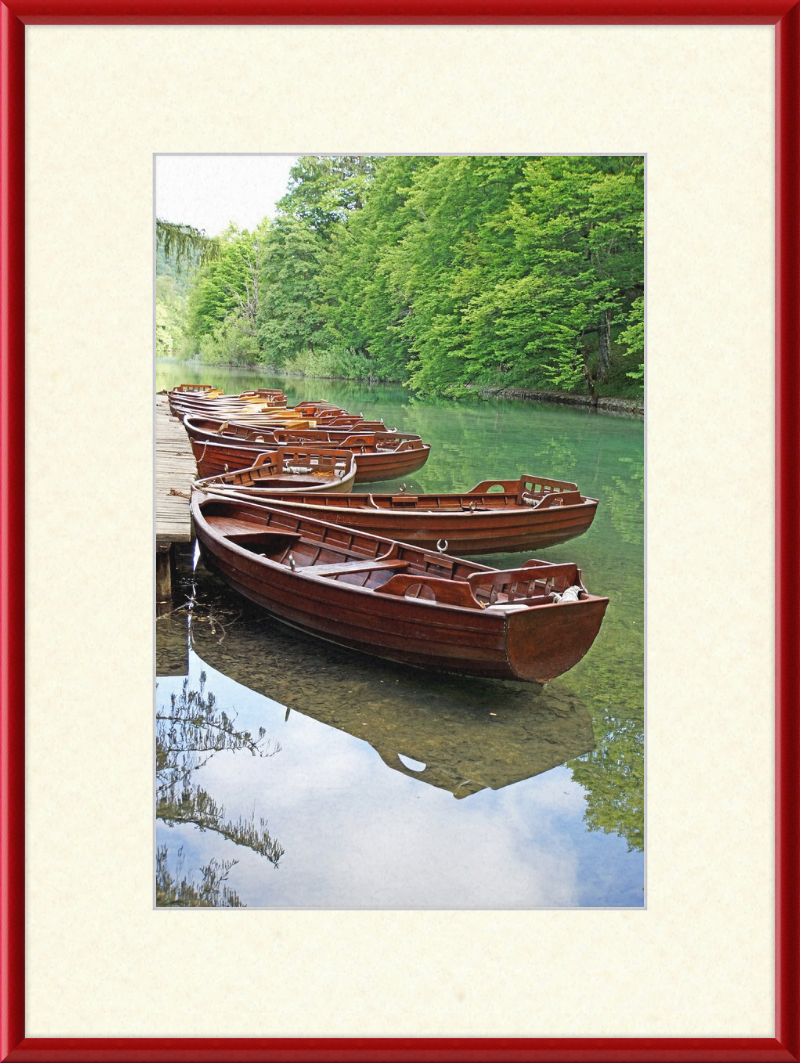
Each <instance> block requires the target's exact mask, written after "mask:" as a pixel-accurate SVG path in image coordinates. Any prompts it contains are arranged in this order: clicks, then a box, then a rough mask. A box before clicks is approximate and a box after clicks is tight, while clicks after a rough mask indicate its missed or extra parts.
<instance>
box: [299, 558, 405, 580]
mask: <svg viewBox="0 0 800 1063" xmlns="http://www.w3.org/2000/svg"><path fill="white" fill-rule="evenodd" d="M376 568H392V569H395V570H397V569H402V568H408V561H400V560H399V559H397V558H395V559H394V560H391V559H388V560H386V561H381V560H379V559H378V558H368V557H365V558H364V559H363V560H362V561H340V562H338V563H336V564H331V565H303V566H302V567H300V568H298V570H297V571H298V572H311V573H313V574H314V575H317V576H340V575H343V574H344V573H350V572H371V571H372V569H376Z"/></svg>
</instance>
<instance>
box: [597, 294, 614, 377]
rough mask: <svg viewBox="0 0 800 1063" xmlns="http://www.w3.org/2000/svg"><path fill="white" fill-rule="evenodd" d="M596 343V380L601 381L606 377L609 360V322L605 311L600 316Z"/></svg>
mask: <svg viewBox="0 0 800 1063" xmlns="http://www.w3.org/2000/svg"><path fill="white" fill-rule="evenodd" d="M598 341H599V343H598V353H597V379H598V381H603V380H605V379H606V377H607V376H608V363H609V361H610V359H611V321H610V318H609V314H608V311H607V310H604V311H603V312H602V313H601V314H600V327H599V329H598Z"/></svg>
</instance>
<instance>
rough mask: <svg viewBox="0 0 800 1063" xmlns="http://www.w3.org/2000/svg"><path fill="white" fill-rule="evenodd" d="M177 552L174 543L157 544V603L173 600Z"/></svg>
mask: <svg viewBox="0 0 800 1063" xmlns="http://www.w3.org/2000/svg"><path fill="white" fill-rule="evenodd" d="M174 567H175V551H174V550H173V544H172V543H156V602H168V601H171V600H172V571H173V569H174Z"/></svg>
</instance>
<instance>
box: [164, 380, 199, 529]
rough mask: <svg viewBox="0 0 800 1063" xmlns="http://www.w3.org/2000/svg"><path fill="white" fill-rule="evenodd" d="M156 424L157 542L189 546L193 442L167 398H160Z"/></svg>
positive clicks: (195, 472) (193, 465)
mask: <svg viewBox="0 0 800 1063" xmlns="http://www.w3.org/2000/svg"><path fill="white" fill-rule="evenodd" d="M155 422H156V542H157V543H188V542H191V539H192V521H191V516H190V513H189V495H190V494H191V490H192V481H193V480H194V478H195V477H196V475H197V471H196V469H195V464H194V457H193V456H192V448H191V445H190V443H189V438H188V436H187V435H186V432H185V431H184V428H183V425H182V424H181V422H180V421H179V420H177V419H176V418H174V417H173V416H172V414H171V413H170V411H169V403H168V401H167V397H166V395H157V396H156V412H155ZM172 491H180V492H182V493H181V494H179V495H176V494H171V493H170V492H172ZM184 496H185V497H184Z"/></svg>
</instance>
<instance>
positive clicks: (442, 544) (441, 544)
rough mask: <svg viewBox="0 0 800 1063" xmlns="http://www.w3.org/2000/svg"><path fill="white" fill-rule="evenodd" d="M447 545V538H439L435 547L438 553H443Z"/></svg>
mask: <svg viewBox="0 0 800 1063" xmlns="http://www.w3.org/2000/svg"><path fill="white" fill-rule="evenodd" d="M447 546H448V543H447V539H440V540H439V541H438V543H437V544H436V549H437V550H438V551H439V553H440V554H443V553H444V552H445V550H446V549H447Z"/></svg>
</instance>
